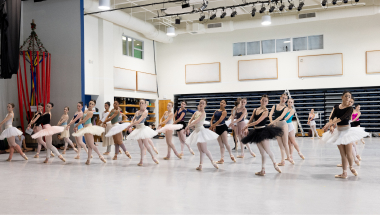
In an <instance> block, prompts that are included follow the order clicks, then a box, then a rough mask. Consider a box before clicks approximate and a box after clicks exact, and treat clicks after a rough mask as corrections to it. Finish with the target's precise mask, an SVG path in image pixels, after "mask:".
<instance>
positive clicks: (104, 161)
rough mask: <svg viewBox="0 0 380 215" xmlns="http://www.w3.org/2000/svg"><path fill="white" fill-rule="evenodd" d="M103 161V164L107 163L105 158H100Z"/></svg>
mask: <svg viewBox="0 0 380 215" xmlns="http://www.w3.org/2000/svg"><path fill="white" fill-rule="evenodd" d="M99 158H100V160H101V161H103V163H107V161H106V160H105V159H104V157H99Z"/></svg>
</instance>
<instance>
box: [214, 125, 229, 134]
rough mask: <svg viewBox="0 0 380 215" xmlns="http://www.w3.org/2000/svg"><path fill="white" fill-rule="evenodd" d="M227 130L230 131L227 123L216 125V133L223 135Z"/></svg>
mask: <svg viewBox="0 0 380 215" xmlns="http://www.w3.org/2000/svg"><path fill="white" fill-rule="evenodd" d="M225 131H227V132H228V127H227V125H226V124H223V125H220V126H216V127H215V133H217V134H218V135H219V136H220V135H222V134H223V133H224V132H225Z"/></svg>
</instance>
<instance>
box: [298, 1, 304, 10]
mask: <svg viewBox="0 0 380 215" xmlns="http://www.w3.org/2000/svg"><path fill="white" fill-rule="evenodd" d="M304 5H305V3H304V2H303V1H301V2H300V4H299V5H298V8H297V10H298V11H301V10H302V7H303V6H304Z"/></svg>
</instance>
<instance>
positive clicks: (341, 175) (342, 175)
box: [335, 170, 348, 179]
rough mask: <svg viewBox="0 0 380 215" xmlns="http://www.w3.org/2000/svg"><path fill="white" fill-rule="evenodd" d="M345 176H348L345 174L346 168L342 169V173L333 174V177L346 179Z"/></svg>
mask: <svg viewBox="0 0 380 215" xmlns="http://www.w3.org/2000/svg"><path fill="white" fill-rule="evenodd" d="M347 177H348V176H347V171H346V170H344V171H343V174H340V175H335V178H342V179H346V178H347Z"/></svg>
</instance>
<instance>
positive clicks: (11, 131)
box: [0, 125, 22, 140]
mask: <svg viewBox="0 0 380 215" xmlns="http://www.w3.org/2000/svg"><path fill="white" fill-rule="evenodd" d="M20 135H22V131H20V130H18V129H17V128H15V127H13V126H12V125H6V126H5V130H4V131H3V132H2V133H1V135H0V140H4V139H5V138H9V137H16V136H20Z"/></svg>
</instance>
